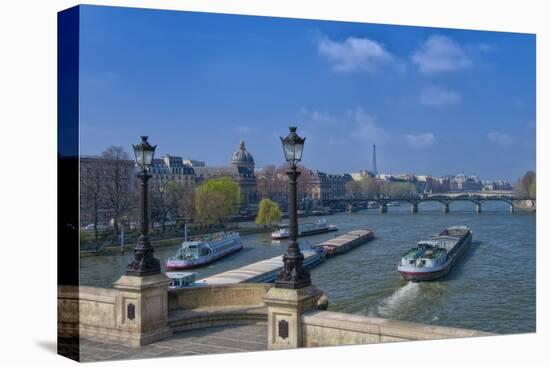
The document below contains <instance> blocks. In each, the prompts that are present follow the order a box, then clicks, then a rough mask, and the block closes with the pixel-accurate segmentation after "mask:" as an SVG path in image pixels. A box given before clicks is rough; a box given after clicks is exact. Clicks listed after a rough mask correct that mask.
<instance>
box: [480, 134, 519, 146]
mask: <svg viewBox="0 0 550 367" xmlns="http://www.w3.org/2000/svg"><path fill="white" fill-rule="evenodd" d="M487 139H489V140H490V141H492V142H493V143H495V144H498V145H501V146H509V145H511V144H513V143H514V141H515V139H514V137H512V136H510V135H508V134H505V133H499V132H490V133H488V134H487Z"/></svg>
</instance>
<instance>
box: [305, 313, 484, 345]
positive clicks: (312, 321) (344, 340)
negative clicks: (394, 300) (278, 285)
mask: <svg viewBox="0 0 550 367" xmlns="http://www.w3.org/2000/svg"><path fill="white" fill-rule="evenodd" d="M301 322H302V329H301V330H302V341H303V346H305V347H320V346H337V345H353V344H373V343H385V342H395V341H407V340H434V339H449V338H466V337H475V336H490V335H495V334H491V333H487V332H482V331H477V330H469V329H461V328H452V327H445V326H435V325H425V324H419V323H415V322H406V321H399V320H390V319H382V318H376V317H366V316H360V315H352V314H345V313H340V312H331V311H315V310H314V311H310V312H306V313H304V314H302V317H301Z"/></svg>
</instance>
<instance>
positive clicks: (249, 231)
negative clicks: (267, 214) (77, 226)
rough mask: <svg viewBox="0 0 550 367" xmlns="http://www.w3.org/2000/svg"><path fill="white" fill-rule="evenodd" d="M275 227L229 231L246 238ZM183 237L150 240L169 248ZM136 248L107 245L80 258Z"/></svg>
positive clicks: (157, 245)
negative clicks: (236, 232)
mask: <svg viewBox="0 0 550 367" xmlns="http://www.w3.org/2000/svg"><path fill="white" fill-rule="evenodd" d="M276 228H277V227H275V226H267V227H265V226H256V227H245V228H233V229H231V231H238V232H239V234H240V235H241V236H247V235H253V234H258V233H270V232H273V231H274V230H275V229H276ZM183 240H184V237H183V236H176V237H172V238H166V239H159V240H154V239H153V240H152V241H151V243H152V244H153V245H154V246H155V248H160V247H169V246H174V245H178V244H180V243H181V242H183ZM135 247H136V244H135V243H129V244H125V245H124V246H120V245H115V244H112V245H109V246H105V247H103V248H102V249H101V250H100V251H95V250H82V251H80V256H81V257H86V256H97V255H116V254H119V253H120V252H122V251H132V250H133V249H134V248H135Z"/></svg>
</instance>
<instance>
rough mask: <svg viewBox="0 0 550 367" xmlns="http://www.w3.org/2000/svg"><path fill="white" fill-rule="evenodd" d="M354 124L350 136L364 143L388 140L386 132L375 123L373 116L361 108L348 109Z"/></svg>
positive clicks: (378, 142) (381, 142) (380, 142)
mask: <svg viewBox="0 0 550 367" xmlns="http://www.w3.org/2000/svg"><path fill="white" fill-rule="evenodd" d="M348 116H349V117H351V119H352V121H353V124H354V125H355V126H354V129H353V130H352V133H351V136H352V138H355V139H359V140H361V141H363V142H364V143H371V144H374V143H377V144H383V143H384V142H386V141H387V140H388V137H389V136H388V133H387V132H386V131H385V130H384V129H383V128H381V127H380V126H378V125H377V124H376V121H375V119H374V117H373V116H371V115H369V114H368V113H366V112H365V111H364V110H363V109H362V108H356V109H355V110H352V111H348Z"/></svg>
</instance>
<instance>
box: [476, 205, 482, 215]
mask: <svg viewBox="0 0 550 367" xmlns="http://www.w3.org/2000/svg"><path fill="white" fill-rule="evenodd" d="M476 213H481V204H476Z"/></svg>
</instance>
